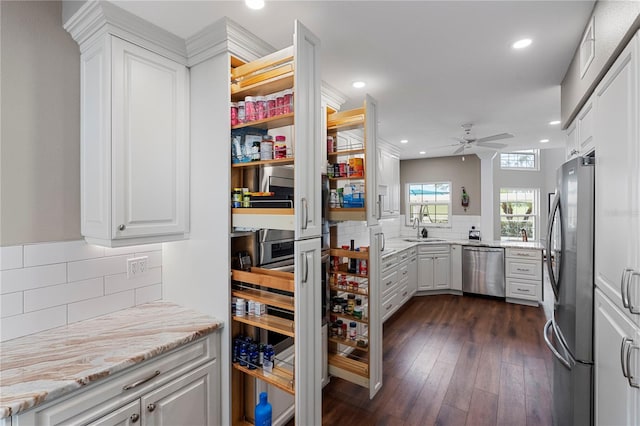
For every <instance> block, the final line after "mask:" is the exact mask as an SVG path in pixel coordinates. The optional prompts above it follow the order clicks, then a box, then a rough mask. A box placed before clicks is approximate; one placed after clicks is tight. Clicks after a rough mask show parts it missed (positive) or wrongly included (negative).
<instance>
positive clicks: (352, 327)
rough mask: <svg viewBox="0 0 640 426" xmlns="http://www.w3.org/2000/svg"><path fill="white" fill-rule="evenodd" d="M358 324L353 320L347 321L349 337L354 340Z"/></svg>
mask: <svg viewBox="0 0 640 426" xmlns="http://www.w3.org/2000/svg"><path fill="white" fill-rule="evenodd" d="M357 327H358V324H356V322H355V321H353V322H350V323H349V339H351V340H356V336H357V335H358V331H357Z"/></svg>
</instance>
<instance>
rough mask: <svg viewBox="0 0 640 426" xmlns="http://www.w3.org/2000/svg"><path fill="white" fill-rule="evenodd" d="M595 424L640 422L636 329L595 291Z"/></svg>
mask: <svg viewBox="0 0 640 426" xmlns="http://www.w3.org/2000/svg"><path fill="white" fill-rule="evenodd" d="M594 347H595V353H594V359H595V418H596V425H637V424H639V423H640V389H639V388H638V383H639V373H640V370H638V368H640V330H639V329H638V327H637V326H636V325H635V324H634V323H632V322H631V321H630V320H629V319H628V318H627V317H626V315H625V314H623V313H622V311H620V310H619V309H618V308H617V307H616V306H615V305H614V304H613V303H611V301H610V300H609V299H608V298H607V297H606V296H605V295H604V294H603V293H602V292H601V291H600V289H596V292H595V329H594Z"/></svg>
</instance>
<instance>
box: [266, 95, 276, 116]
mask: <svg viewBox="0 0 640 426" xmlns="http://www.w3.org/2000/svg"><path fill="white" fill-rule="evenodd" d="M266 98H267V117H275V116H276V95H275V94H273V93H272V94H271V95H267V97H266Z"/></svg>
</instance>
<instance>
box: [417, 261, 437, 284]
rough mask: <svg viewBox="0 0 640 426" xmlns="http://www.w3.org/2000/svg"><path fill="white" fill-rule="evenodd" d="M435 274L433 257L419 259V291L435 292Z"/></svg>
mask: <svg viewBox="0 0 640 426" xmlns="http://www.w3.org/2000/svg"><path fill="white" fill-rule="evenodd" d="M433 273H434V259H433V256H420V257H419V258H418V290H433V288H434V281H433Z"/></svg>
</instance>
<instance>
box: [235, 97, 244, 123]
mask: <svg viewBox="0 0 640 426" xmlns="http://www.w3.org/2000/svg"><path fill="white" fill-rule="evenodd" d="M236 105H237V106H238V124H242V123H244V121H245V113H244V101H238V102H237V103H236Z"/></svg>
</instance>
